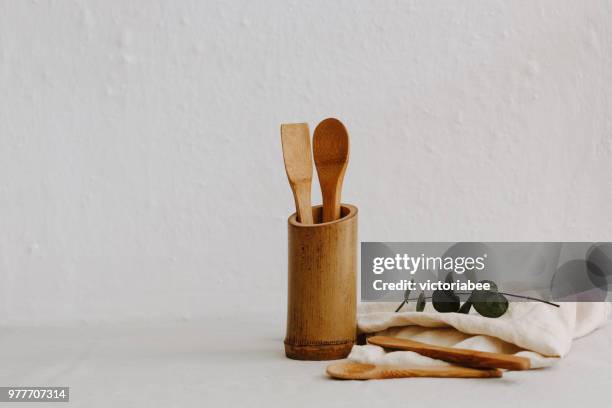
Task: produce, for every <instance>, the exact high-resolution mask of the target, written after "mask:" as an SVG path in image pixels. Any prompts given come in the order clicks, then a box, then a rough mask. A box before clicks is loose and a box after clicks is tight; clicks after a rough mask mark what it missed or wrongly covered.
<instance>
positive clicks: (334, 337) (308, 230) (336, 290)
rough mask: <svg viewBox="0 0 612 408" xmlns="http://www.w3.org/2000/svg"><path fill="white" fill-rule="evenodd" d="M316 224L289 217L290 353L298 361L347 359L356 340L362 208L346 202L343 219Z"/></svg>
mask: <svg viewBox="0 0 612 408" xmlns="http://www.w3.org/2000/svg"><path fill="white" fill-rule="evenodd" d="M312 213H313V219H314V222H315V224H310V225H305V224H301V223H299V222H297V219H296V214H293V215H291V216H290V217H289V220H288V227H289V295H288V305H287V336H286V337H285V354H286V355H287V357H289V358H292V359H297V360H335V359H340V358H345V357H346V356H347V355H348V354H349V352H350V351H351V348H352V346H353V343H354V342H355V332H356V303H357V299H356V296H357V293H356V284H357V276H356V265H357V207H354V206H352V205H349V204H342V206H341V211H340V215H341V218H340V219H338V220H336V221H331V222H326V223H321V219H322V207H321V206H316V207H313V209H312Z"/></svg>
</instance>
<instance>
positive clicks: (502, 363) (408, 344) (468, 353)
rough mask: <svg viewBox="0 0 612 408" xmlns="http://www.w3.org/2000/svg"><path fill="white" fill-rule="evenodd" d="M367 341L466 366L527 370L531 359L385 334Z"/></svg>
mask: <svg viewBox="0 0 612 408" xmlns="http://www.w3.org/2000/svg"><path fill="white" fill-rule="evenodd" d="M368 343H370V344H375V345H377V346H381V347H385V348H389V349H393V350H406V351H414V352H415V353H419V354H421V355H423V356H427V357H431V358H436V359H438V360H444V361H448V362H450V363H455V364H460V365H463V366H468V367H477V368H505V369H507V370H528V369H529V368H530V366H531V361H529V359H528V358H525V357H518V356H511V355H508V354H501V353H489V352H486V351H477V350H469V349H461V348H454V347H442V346H434V345H432V344H426V343H421V342H418V341H414V340H407V339H398V338H395V337H387V336H372V337H369V338H368Z"/></svg>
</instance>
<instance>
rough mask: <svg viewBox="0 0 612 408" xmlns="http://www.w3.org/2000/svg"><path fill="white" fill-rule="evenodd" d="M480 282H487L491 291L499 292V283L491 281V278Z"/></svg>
mask: <svg viewBox="0 0 612 408" xmlns="http://www.w3.org/2000/svg"><path fill="white" fill-rule="evenodd" d="M479 283H482V284H485V283H488V284H489V292H497V291H498V290H499V289H498V288H497V283H495V282H493V281H491V280H481V281H480V282H479Z"/></svg>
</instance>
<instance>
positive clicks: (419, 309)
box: [416, 292, 425, 312]
mask: <svg viewBox="0 0 612 408" xmlns="http://www.w3.org/2000/svg"><path fill="white" fill-rule="evenodd" d="M423 310H425V294H424V293H423V292H421V293H419V298H418V299H417V304H416V311H417V312H422V311H423Z"/></svg>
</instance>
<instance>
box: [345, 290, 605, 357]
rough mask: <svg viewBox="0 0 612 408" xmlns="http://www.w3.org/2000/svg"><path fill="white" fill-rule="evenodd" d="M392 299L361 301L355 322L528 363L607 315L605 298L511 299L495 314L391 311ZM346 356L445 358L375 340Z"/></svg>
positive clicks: (562, 351)
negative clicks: (376, 343) (502, 311)
mask: <svg viewBox="0 0 612 408" xmlns="http://www.w3.org/2000/svg"><path fill="white" fill-rule="evenodd" d="M396 306H397V305H395V304H392V303H362V304H360V305H359V311H358V314H357V325H358V329H359V331H360V332H362V333H365V334H366V335H373V334H377V335H384V336H391V337H398V338H405V339H410V340H415V341H420V342H423V343H429V344H433V345H437V346H445V347H457V348H464V349H470V350H479V351H488V352H495V353H505V354H514V355H517V356H521V357H527V358H529V359H530V360H531V367H532V368H540V367H547V366H550V365H552V364H554V363H555V362H556V361H558V360H559V359H560V358H562V357H563V356H565V355H566V354H567V353H568V352H569V350H570V348H571V345H572V341H573V339H575V338H578V337H582V336H585V335H587V334H589V333H591V332H592V331H593V330H595V329H597V328H599V327H601V326H603V325H604V324H606V322H607V321H608V318H609V316H610V311H611V310H612V304H610V303H607V302H585V303H561V306H560V307H558V308H557V307H554V306H551V305H547V304H544V303H539V302H511V303H510V306H509V307H508V310H507V312H506V313H505V314H504V315H503V316H501V317H498V318H488V317H483V316H481V315H479V314H477V313H475V312H474V311H472V313H470V314H461V313H439V312H436V311H435V310H434V309H433V307H432V305H431V304H428V305H427V307H426V308H425V311H423V312H416V311H414V308H415V305H414V304H410V305H409V306H408V307H406V306H405V308H406V310H407V311H406V312H400V313H395V312H394V309H395V307H396ZM348 359H349V360H352V361H356V362H360V363H369V364H381V365H406V366H414V365H418V366H434V365H445V364H447V363H445V362H442V361H439V360H435V359H432V358H429V357H424V356H421V355H419V354H417V353H414V352H410V351H393V352H385V350H384V349H383V348H382V347H379V346H374V345H366V346H357V345H356V346H353V349H352V351H351V354H350V355H349V356H348Z"/></svg>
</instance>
